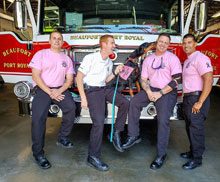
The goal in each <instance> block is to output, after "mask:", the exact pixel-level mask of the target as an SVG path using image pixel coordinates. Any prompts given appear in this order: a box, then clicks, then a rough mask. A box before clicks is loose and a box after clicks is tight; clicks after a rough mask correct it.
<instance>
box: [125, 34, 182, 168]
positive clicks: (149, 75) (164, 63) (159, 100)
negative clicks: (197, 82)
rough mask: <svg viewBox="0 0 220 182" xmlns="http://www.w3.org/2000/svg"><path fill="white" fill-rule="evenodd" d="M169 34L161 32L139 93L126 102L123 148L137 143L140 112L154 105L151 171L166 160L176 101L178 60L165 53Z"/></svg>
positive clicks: (178, 78) (179, 80)
mask: <svg viewBox="0 0 220 182" xmlns="http://www.w3.org/2000/svg"><path fill="white" fill-rule="evenodd" d="M169 44H170V35H169V34H167V33H162V34H160V35H159V37H158V39H157V42H156V52H155V53H154V54H151V55H150V56H148V57H147V58H146V59H145V60H144V62H143V66H142V73H141V85H142V88H143V90H142V91H141V92H139V93H138V94H136V95H135V96H134V97H133V98H132V99H131V101H130V108H129V113H128V138H127V140H126V142H125V144H123V145H122V147H123V148H124V149H128V148H130V147H131V146H133V145H134V144H135V143H139V142H140V141H141V138H140V137H139V118H140V114H141V110H142V108H143V107H146V106H147V105H148V104H149V103H150V102H154V104H155V106H156V110H157V124H158V130H157V156H156V158H155V159H154V160H153V162H152V163H151V165H150V168H151V169H158V168H160V167H161V166H162V165H163V163H164V160H165V158H166V150H167V146H168V141H169V134H170V127H169V118H170V116H171V114H172V112H173V108H174V106H175V104H176V101H177V86H178V83H180V82H181V72H182V67H181V64H180V61H179V59H178V58H177V56H175V55H174V54H173V53H171V52H169V51H167V49H168V47H169Z"/></svg>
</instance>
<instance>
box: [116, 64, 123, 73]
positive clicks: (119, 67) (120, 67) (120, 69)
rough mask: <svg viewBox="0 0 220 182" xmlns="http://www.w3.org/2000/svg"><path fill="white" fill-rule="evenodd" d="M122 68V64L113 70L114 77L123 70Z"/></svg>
mask: <svg viewBox="0 0 220 182" xmlns="http://www.w3.org/2000/svg"><path fill="white" fill-rule="evenodd" d="M123 67H124V65H123V64H120V65H118V66H117V67H116V69H115V74H116V75H117V74H119V73H120V72H121V71H122V70H123Z"/></svg>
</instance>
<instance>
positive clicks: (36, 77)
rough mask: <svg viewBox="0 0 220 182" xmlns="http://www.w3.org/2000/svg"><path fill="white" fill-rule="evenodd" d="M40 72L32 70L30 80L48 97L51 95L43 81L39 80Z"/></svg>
mask: <svg viewBox="0 0 220 182" xmlns="http://www.w3.org/2000/svg"><path fill="white" fill-rule="evenodd" d="M40 75H41V71H40V70H38V69H36V68H32V79H33V81H34V82H35V83H36V84H37V86H38V87H40V88H41V89H42V90H43V91H44V92H46V93H47V94H48V95H49V96H50V95H51V93H52V92H51V90H50V88H49V87H48V86H47V85H46V84H45V83H44V81H43V80H42V79H41V76H40Z"/></svg>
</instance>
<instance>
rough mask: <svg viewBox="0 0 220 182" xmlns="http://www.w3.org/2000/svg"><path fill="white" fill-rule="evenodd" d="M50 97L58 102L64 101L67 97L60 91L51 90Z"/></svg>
mask: <svg viewBox="0 0 220 182" xmlns="http://www.w3.org/2000/svg"><path fill="white" fill-rule="evenodd" d="M50 97H51V98H52V99H54V100H56V101H58V102H60V101H62V100H63V99H64V97H65V95H63V94H62V93H61V92H60V90H59V89H51V92H50Z"/></svg>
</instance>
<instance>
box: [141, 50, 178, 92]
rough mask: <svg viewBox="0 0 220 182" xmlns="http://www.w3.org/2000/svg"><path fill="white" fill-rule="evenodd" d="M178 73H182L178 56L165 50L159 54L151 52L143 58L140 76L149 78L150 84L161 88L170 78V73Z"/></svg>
mask: <svg viewBox="0 0 220 182" xmlns="http://www.w3.org/2000/svg"><path fill="white" fill-rule="evenodd" d="M178 73H182V66H181V63H180V61H179V58H178V57H177V56H176V55H175V54H173V53H171V52H169V51H166V52H165V53H164V54H163V55H161V56H156V55H155V54H151V55H150V56H148V57H147V58H146V59H145V60H144V62H143V66H142V72H141V77H142V78H145V79H149V80H150V86H152V87H155V88H160V89H162V88H164V87H165V86H166V85H167V84H168V83H169V82H170V81H171V80H172V75H175V74H178Z"/></svg>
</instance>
